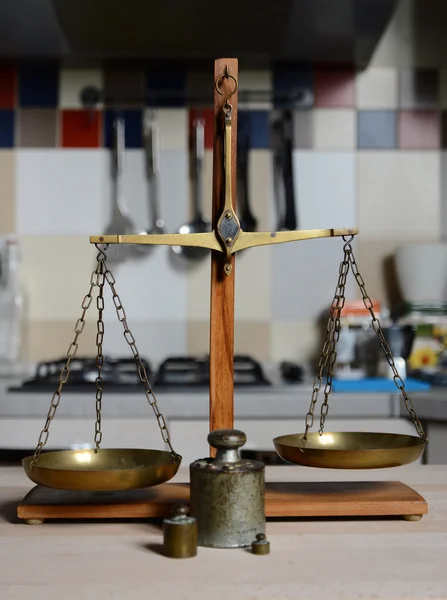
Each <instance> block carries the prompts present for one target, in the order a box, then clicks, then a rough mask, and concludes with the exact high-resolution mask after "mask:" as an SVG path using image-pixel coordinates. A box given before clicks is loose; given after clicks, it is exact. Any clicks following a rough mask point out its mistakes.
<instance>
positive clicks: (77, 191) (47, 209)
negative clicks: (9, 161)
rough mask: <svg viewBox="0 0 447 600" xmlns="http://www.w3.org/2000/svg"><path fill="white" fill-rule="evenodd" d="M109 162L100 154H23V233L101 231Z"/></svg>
mask: <svg viewBox="0 0 447 600" xmlns="http://www.w3.org/2000/svg"><path fill="white" fill-rule="evenodd" d="M106 158H107V157H106V153H105V152H103V151H101V150H63V151H61V150H56V149H55V150H18V151H17V158H16V190H17V196H16V198H17V206H16V211H17V231H18V233H20V234H41V235H51V234H54V235H57V234H84V235H92V232H94V231H99V230H101V229H102V228H103V215H104V207H105V205H106V198H107V197H106V196H105V195H104V186H103V182H104V177H105V174H106V173H107V160H106Z"/></svg>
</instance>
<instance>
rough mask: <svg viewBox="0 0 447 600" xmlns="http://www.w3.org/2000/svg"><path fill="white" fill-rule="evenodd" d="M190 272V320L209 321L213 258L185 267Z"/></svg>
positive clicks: (188, 278)
mask: <svg viewBox="0 0 447 600" xmlns="http://www.w3.org/2000/svg"><path fill="white" fill-rule="evenodd" d="M183 269H187V272H188V277H187V280H188V300H187V305H188V313H187V314H188V320H189V321H209V318H210V281H211V256H209V257H208V256H207V257H205V258H204V259H203V260H201V261H197V262H193V263H190V264H189V265H186V266H184V267H183Z"/></svg>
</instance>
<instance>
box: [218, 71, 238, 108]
mask: <svg viewBox="0 0 447 600" xmlns="http://www.w3.org/2000/svg"><path fill="white" fill-rule="evenodd" d="M222 79H232V80H233V81H234V88H233V89H232V90H231V92H230V93H229V94H228V96H227V97H226V99H225V108H227V109H229V110H230V111H231V110H232V108H233V107H232V106H231V104H230V103H229V102H228V101H229V99H230V98H231V96H233V95H234V94H235V93H236V92H237V90H238V87H239V84H238V81H237V79H236V77H234V75H231V73H230V72H229V70H228V67H225V71H224V72H223V73H222V75H219V77H218V78H217V79H216V90H217V93H218V94H220V95H221V96H223V91H222V90H221V89H220V82H221V81H222Z"/></svg>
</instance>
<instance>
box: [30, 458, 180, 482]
mask: <svg viewBox="0 0 447 600" xmlns="http://www.w3.org/2000/svg"><path fill="white" fill-rule="evenodd" d="M32 460H33V456H27V457H26V458H24V459H23V461H22V465H23V468H24V469H25V472H26V474H27V476H28V477H29V478H30V479H31V481H34V483H37V484H39V485H43V486H45V487H50V488H56V489H59V490H82V491H95V492H106V491H119V490H131V489H139V488H147V487H152V486H154V485H159V484H160V483H164V482H165V481H169V480H170V479H172V477H174V475H175V474H176V473H177V471H178V468H179V466H180V463H181V457H180V456H178V455H177V458H176V459H174V457H173V456H172V454H171V453H170V452H167V451H163V450H140V449H136V448H118V449H115V448H113V449H109V448H106V449H104V450H103V449H101V450H99V451H98V452H95V450H94V449H92V450H62V451H60V452H45V453H42V454H41V455H40V457H39V461H38V462H37V464H35V465H33V467H32V468H31V462H32Z"/></svg>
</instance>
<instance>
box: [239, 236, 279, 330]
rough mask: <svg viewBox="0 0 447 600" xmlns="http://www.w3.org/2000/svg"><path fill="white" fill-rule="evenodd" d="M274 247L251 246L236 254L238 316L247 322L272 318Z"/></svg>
mask: <svg viewBox="0 0 447 600" xmlns="http://www.w3.org/2000/svg"><path fill="white" fill-rule="evenodd" d="M271 261H272V252H271V249H270V248H267V247H259V248H248V249H247V250H245V251H242V252H238V253H237V254H236V270H235V275H236V280H235V303H234V311H235V318H236V319H239V320H244V321H262V320H265V321H268V320H269V319H270V312H271V311H270V302H271V298H270V278H271Z"/></svg>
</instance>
